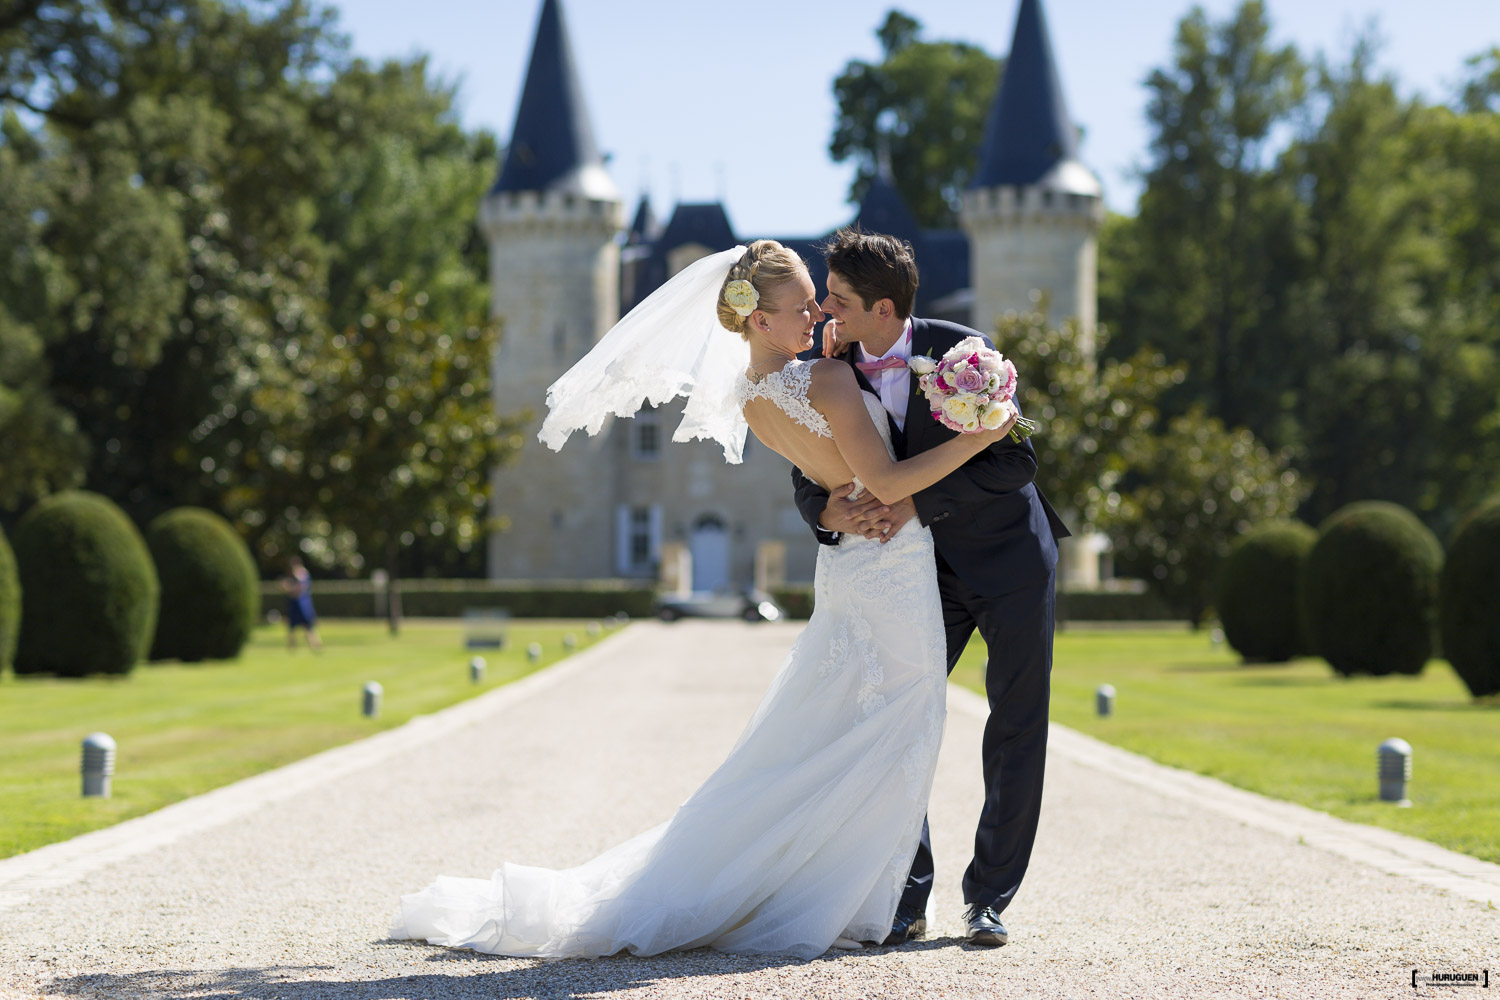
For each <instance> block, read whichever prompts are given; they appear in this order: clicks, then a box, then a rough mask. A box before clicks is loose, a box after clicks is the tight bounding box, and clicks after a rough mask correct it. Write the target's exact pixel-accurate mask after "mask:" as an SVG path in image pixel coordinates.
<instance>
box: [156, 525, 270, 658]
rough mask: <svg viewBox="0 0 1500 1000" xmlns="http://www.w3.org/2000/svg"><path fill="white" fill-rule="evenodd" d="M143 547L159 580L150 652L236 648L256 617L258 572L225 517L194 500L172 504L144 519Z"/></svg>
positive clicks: (220, 653)
mask: <svg viewBox="0 0 1500 1000" xmlns="http://www.w3.org/2000/svg"><path fill="white" fill-rule="evenodd" d="M146 546H147V547H148V548H149V549H150V550H151V558H152V559H153V560H154V561H155V563H156V575H157V577H158V578H159V579H160V580H161V603H160V605H159V608H160V611H159V614H158V616H157V619H156V638H155V640H154V641H153V642H152V644H151V659H153V660H169V659H175V660H183V661H185V662H188V663H196V662H198V661H200V660H227V659H230V658H232V657H235V656H238V655H240V649H241V648H242V647H243V646H244V645H245V640H247V639H249V638H250V630H251V629H252V628H254V627H255V622H256V620H257V619H258V618H259V617H260V574H259V573H257V572H256V570H255V560H254V559H252V558H251V556H250V549H249V547H247V546H246V545H245V543H244V541H243V540H242V539H241V538H240V536H239V534H238V533H237V532H236V531H235V530H234V528H233V527H231V526H230V524H229V522H228V521H226V520H224V519H223V518H222V517H220V516H219V515H217V514H215V513H213V512H212V511H208V510H204V509H203V508H201V507H179V508H177V509H176V510H170V511H167V513H165V514H163V515H161V516H160V517H158V518H157V519H156V520H154V521H152V522H151V524H150V526H149V527H148V528H147V529H146Z"/></svg>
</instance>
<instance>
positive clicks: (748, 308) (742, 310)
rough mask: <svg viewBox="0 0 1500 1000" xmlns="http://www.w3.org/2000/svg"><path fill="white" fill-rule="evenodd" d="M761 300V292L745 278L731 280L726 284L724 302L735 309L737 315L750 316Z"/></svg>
mask: <svg viewBox="0 0 1500 1000" xmlns="http://www.w3.org/2000/svg"><path fill="white" fill-rule="evenodd" d="M758 302H760V293H759V292H757V291H756V290H755V286H754V285H752V284H750V282H748V281H746V280H745V279H744V278H740V279H738V280H736V281H731V282H730V283H729V284H727V285H725V286H724V303H725V304H726V305H727V306H729V308H731V309H733V310H734V312H735V315H736V316H749V315H750V314H751V313H753V312H755V306H756V304H757V303H758Z"/></svg>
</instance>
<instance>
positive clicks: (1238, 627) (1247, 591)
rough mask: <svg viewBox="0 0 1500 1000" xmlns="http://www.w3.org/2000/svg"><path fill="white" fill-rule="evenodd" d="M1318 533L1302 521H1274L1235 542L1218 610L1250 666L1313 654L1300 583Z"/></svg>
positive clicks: (1228, 637)
mask: <svg viewBox="0 0 1500 1000" xmlns="http://www.w3.org/2000/svg"><path fill="white" fill-rule="evenodd" d="M1317 538H1318V533H1317V532H1316V531H1314V530H1313V529H1312V528H1310V527H1308V526H1307V525H1305V524H1303V523H1302V522H1301V521H1269V522H1267V523H1265V524H1261V525H1257V526H1256V527H1254V528H1251V529H1250V530H1249V531H1247V532H1245V533H1244V534H1243V535H1241V536H1240V537H1239V538H1237V539H1235V542H1234V544H1233V545H1232V546H1231V547H1230V550H1229V556H1228V557H1227V558H1226V559H1225V560H1224V565H1223V567H1222V568H1221V569H1220V571H1219V586H1218V594H1217V595H1216V601H1215V606H1216V607H1217V608H1218V609H1219V623H1220V624H1221V625H1223V626H1224V638H1225V639H1226V640H1227V641H1228V642H1229V645H1230V646H1232V647H1233V648H1234V650H1235V652H1237V653H1239V654H1240V656H1241V657H1243V658H1244V660H1245V662H1246V663H1268V662H1269V663H1284V662H1285V661H1287V660H1290V659H1291V658H1292V657H1294V656H1302V655H1305V654H1307V653H1309V652H1311V648H1310V646H1309V644H1308V641H1307V638H1306V636H1305V635H1304V634H1303V630H1302V611H1301V608H1300V607H1299V606H1298V604H1297V582H1298V580H1300V579H1301V577H1302V563H1303V560H1305V559H1306V558H1307V553H1308V551H1309V550H1311V549H1312V547H1313V543H1314V542H1315V541H1317Z"/></svg>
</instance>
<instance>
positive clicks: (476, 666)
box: [469, 656, 485, 684]
mask: <svg viewBox="0 0 1500 1000" xmlns="http://www.w3.org/2000/svg"><path fill="white" fill-rule="evenodd" d="M484 668H485V662H484V657H482V656H476V657H474V659H472V660H470V661H469V680H470V682H471V683H474V684H481V683H483V682H484Z"/></svg>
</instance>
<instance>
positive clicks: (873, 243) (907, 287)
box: [823, 226, 917, 319]
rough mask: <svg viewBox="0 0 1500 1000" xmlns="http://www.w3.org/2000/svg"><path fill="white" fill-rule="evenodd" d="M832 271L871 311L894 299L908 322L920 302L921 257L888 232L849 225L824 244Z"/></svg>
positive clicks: (904, 242) (892, 302) (898, 311)
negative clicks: (918, 276) (869, 230)
mask: <svg viewBox="0 0 1500 1000" xmlns="http://www.w3.org/2000/svg"><path fill="white" fill-rule="evenodd" d="M823 259H824V260H825V261H827V263H828V270H830V271H832V272H833V273H834V274H837V275H838V276H839V277H840V278H842V279H843V280H844V281H845V282H847V283H848V285H849V287H850V288H852V289H854V293H855V294H856V295H858V296H859V299H860V304H861V305H863V306H864V307H865V309H866V310H868V309H869V308H870V307H871V306H873V305H874V304H875V303H876V302H878V301H880V300H881V299H890V300H891V304H892V305H894V306H895V307H896V315H897V316H900V317H901V318H902V319H906V318H907V317H909V316H910V315H911V309H912V304H913V303H915V302H916V299H917V257H916V254H914V253H912V249H911V244H910V243H908V242H906V241H905V240H902V239H897V238H896V237H894V236H887V235H885V234H884V233H867V232H864V231H863V230H861V229H860V228H859V227H858V226H846V227H844V228H843V229H840V230H839V231H838V232H836V233H834V234H833V235H832V236H830V237H828V242H827V243H825V244H823Z"/></svg>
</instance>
